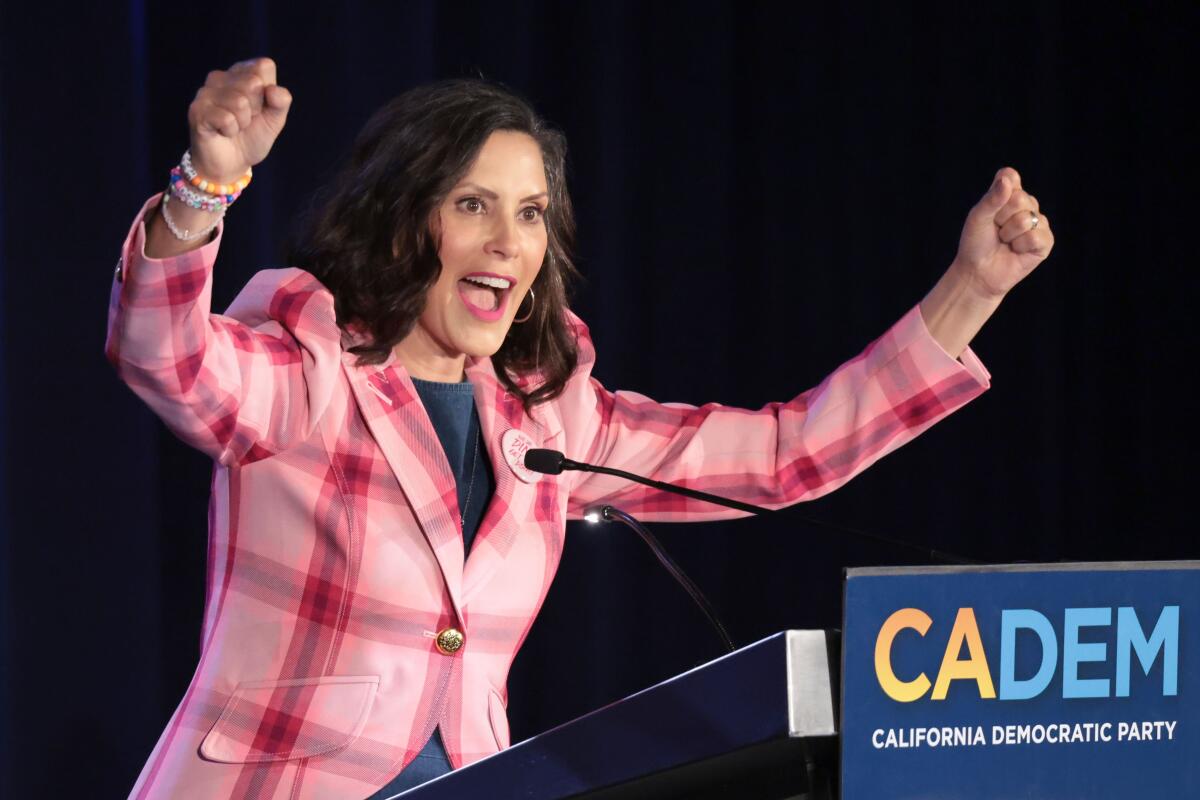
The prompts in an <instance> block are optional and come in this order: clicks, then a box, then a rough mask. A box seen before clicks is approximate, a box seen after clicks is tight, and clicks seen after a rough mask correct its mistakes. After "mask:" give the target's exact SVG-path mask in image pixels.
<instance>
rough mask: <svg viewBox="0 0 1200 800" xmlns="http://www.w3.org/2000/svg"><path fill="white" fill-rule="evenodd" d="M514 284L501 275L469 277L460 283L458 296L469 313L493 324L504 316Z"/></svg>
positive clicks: (460, 280) (475, 275) (462, 279)
mask: <svg viewBox="0 0 1200 800" xmlns="http://www.w3.org/2000/svg"><path fill="white" fill-rule="evenodd" d="M513 283H514V281H513V280H511V279H509V278H502V277H500V276H499V275H486V274H474V275H467V276H465V277H463V278H460V279H459V281H458V295H459V297H461V298H462V301H463V304H464V305H465V306H466V307H467V310H468V311H470V312H471V313H472V314H474V315H475V316H476V317H479V318H480V319H482V320H485V321H487V322H491V321H494V320H497V319H499V318H500V317H502V316H504V308H505V305H506V301H507V299H508V294H509V290H510V289H511V288H512V286H513Z"/></svg>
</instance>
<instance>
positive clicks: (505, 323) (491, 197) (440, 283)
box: [396, 131, 548, 381]
mask: <svg viewBox="0 0 1200 800" xmlns="http://www.w3.org/2000/svg"><path fill="white" fill-rule="evenodd" d="M547 202H548V195H547V187H546V171H545V168H544V166H543V163H542V152H541V148H540V147H538V144H537V142H536V141H534V140H533V138H532V137H530V136H528V135H527V134H524V133H516V132H513V131H497V132H495V133H493V134H492V135H491V136H489V137H488V139H487V141H486V142H484V145H483V147H482V148H481V149H480V151H479V156H478V157H477V158H476V159H475V163H474V164H472V165H471V168H470V169H469V170H468V171H467V174H466V175H464V176H463V178H462V180H460V181H459V182H458V184H457V185H456V186H455V187H454V188H453V189H452V190H451V191H450V194H449V195H447V196H446V199H445V200H444V201H443V202H442V204H441V206H440V207H439V208H438V209H437V211H436V212H435V213H434V215H433V219H432V220H431V228H432V230H433V233H434V236H435V237H437V239H438V240H439V246H438V257H439V258H440V259H441V262H442V271H441V274H440V275H439V276H438V279H437V282H436V283H434V285H433V286H432V287H430V289H429V293H428V295H427V296H426V299H425V310H424V311H423V312H422V314H421V317H420V319H419V320H418V321H417V324H416V326H415V327H414V329H413V331H412V332H411V333H410V334H409V335H408V336H406V337H405V338H404V340H403V341H401V342H400V343H399V344H398V345H397V346H396V354H397V356H398V357H399V359H400V361H401V363H402V364H404V365H405V367H406V368H407V369H408V370H409V372H410V373H411V374H413V375H414V376H416V377H418V378H425V379H427V380H440V381H458V380H461V379H462V370H463V362H464V357H465V356H491V355H493V354H494V353H495V352H496V351H497V350H499V349H500V345H501V344H503V343H504V337H505V336H506V335H507V333H508V329H509V326H510V325H512V324H513V317H515V316H516V315H517V310H518V307H521V306H522V301H523V300H524V306H523V308H522V309H521V314H522V315H524V314H525V313H526V312H527V311H528V310H529V301H528V300H525V296H526V295H527V294H528V293H529V286H530V284H532V283H533V279H534V278H536V277H537V274H538V270H540V269H541V267H542V260H543V259H544V258H545V255H546V224H545V220H544V216H545V211H546V204H547Z"/></svg>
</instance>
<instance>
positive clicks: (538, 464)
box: [525, 448, 982, 564]
mask: <svg viewBox="0 0 1200 800" xmlns="http://www.w3.org/2000/svg"><path fill="white" fill-rule="evenodd" d="M525 466H526V467H527V468H528V469H531V470H533V471H534V472H544V473H546V474H548V475H558V474H560V473H562V472H563V470H580V471H583V472H595V473H598V474H602V475H612V476H614V477H617V478H624V479H625V480H628V481H633V482H634V483H640V484H642V485H643V486H649V487H651V488H653V489H661V490H662V491H664V492H670V493H672V494H678V495H683V496H684V497H691V498H693V499H695V500H703V501H705V502H706V503H713V504H715V505H718V506H725V507H726V508H733V509H736V510H738V511H747V512H749V513H751V514H759V515H768V514H778V513H780V512H779V511H777V510H776V509H772V508H764V507H762V506H756V505H753V504H752V503H743V502H742V501H740V500H731V499H730V498H728V497H721V496H720V495H715V494H709V493H708V492H701V491H698V490H696V489H688V488H686V487H684V486H676V485H674V484H672V483H664V482H663V481H656V480H652V479H650V478H644V477H642V476H641V475H636V474H634V473H632V472H626V471H625V470H621V469H613V468H611V467H601V466H597V465H595V464H584V463H582V462H579V461H572V460H571V459H569V458H567V457H565V456H564V455H563V454H562V453H560V452H559V451H557V450H546V449H541V448H537V449H531V450H529V451H527V452H526V453H525ZM543 467H546V468H545V469H543ZM789 516H790V517H791V518H792V519H795V520H798V521H800V522H803V523H806V524H808V525H811V526H813V527H816V528H824V529H825V530H830V531H836V532H837V533H845V534H849V535H851V536H854V537H857V538H859V539H867V540H870V541H872V542H876V543H879V544H886V545H890V546H892V547H899V548H901V549H904V550H908V551H911V552H917V553H920V554H921V555H922V556H925V557H926V558H930V559H933V561H935V562H938V563H943V564H979V563H982V562H980V561H978V560H977V559H974V558H967V557H966V556H960V555H957V554H955V553H949V552H947V551H945V550H935V549H933V548H930V547H922V546H921V545H918V544H913V543H912V542H908V541H905V540H903V539H896V538H893V537H891V536H884V535H882V534H878V533H871V532H870V531H864V530H860V529H858V528H851V527H849V526H846V525H838V524H836V523H833V522H824V521H822V520H819V519H813V518H811V517H805V516H801V515H800V514H796V513H791V512H789Z"/></svg>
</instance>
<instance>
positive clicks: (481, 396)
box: [462, 358, 547, 604]
mask: <svg viewBox="0 0 1200 800" xmlns="http://www.w3.org/2000/svg"><path fill="white" fill-rule="evenodd" d="M467 377H468V379H469V380H470V381H471V384H472V386H473V387H474V392H475V407H476V409H477V410H478V411H479V425H480V432H481V434H482V436H483V441H484V446H485V447H486V448H487V454H488V458H489V459H491V463H492V472H493V474H494V475H495V478H496V490H495V494H493V495H492V500H491V502H490V503H489V504H488V507H487V511H486V512H484V515H483V520H482V521H481V522H480V523H479V530H478V531H477V532H476V533H475V541H474V543H473V544H472V545H471V553H470V555H469V556H468V557H467V563H466V568H465V570H464V572H463V595H462V599H463V603H464V604H469V603H470V601H471V598H472V597H473V596H474V595H475V594H476V593H477V592H478V591H479V589H480V588H482V587H483V586H484V585H485V584H486V583H487V580H488V578H489V577H491V575H492V574H493V573H494V572H495V571H496V569H497V568H498V567H499V566H500V565H501V564H502V563H504V560H505V559H506V558H508V554H509V552H511V550H512V546H513V542H514V541H515V540H516V537H517V536H520V535H522V534H523V533H524V534H526V535H531V534H533V532H532V531H528V530H523V526H525V525H526V522H527V521H528V520H529V519H530V518H531V517H530V513H529V509H530V507H531V506H532V505H533V501H534V498H535V497H536V496H537V481H536V478H535V479H534V480H532V481H530V482H526V480H523V479H522V478H521V477H519V476H518V471H519V470H514V468H513V467H512V465H511V461H513V460H514V459H518V460H519V453H517V452H512V450H513V448H512V446H513V445H517V446H519V447H526V446H527V447H531V448H532V447H541V446H542V443H543V442H544V441H545V439H546V438H547V436H546V429H545V427H544V426H543V425H541V424H540V423H539V422H537V421H536V420H534V419H533V418H532V417H530V416H529V415H528V414H526V413H525V409H524V408H523V407H522V406H521V402H520V400H519V399H518V398H517V397H515V396H512V395H510V394H509V393H508V392H507V391H505V389H504V386H503V384H501V383H500V381H499V379H498V378H497V377H496V373H495V370H494V369H493V367H492V361H491V359H490V358H480V359H468V365H467ZM506 445H510V448H509V452H506V449H505V446H506ZM526 477H529V473H527V472H526ZM539 477H540V476H539Z"/></svg>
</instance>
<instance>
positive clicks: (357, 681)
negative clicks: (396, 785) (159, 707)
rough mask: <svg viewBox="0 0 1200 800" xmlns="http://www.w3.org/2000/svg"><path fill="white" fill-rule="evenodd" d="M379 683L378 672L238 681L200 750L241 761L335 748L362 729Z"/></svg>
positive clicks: (225, 760) (208, 756) (210, 756)
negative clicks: (372, 673)
mask: <svg viewBox="0 0 1200 800" xmlns="http://www.w3.org/2000/svg"><path fill="white" fill-rule="evenodd" d="M378 688H379V676H378V675H329V676H325V677H321V678H291V679H289V680H279V681H248V682H242V683H239V684H238V685H237V688H236V689H235V690H234V692H233V695H232V696H231V697H230V698H229V702H227V703H226V704H225V709H224V711H222V712H221V716H220V717H219V718H218V719H217V722H216V724H215V725H213V727H212V730H210V731H209V732H208V735H207V736H205V737H204V741H203V742H201V743H200V755H201V756H203V757H204V758H206V759H208V760H210V761H219V762H223V763H227V764H246V763H252V762H258V761H286V760H289V759H293V758H309V757H311V756H318V755H322V754H329V753H335V752H337V751H339V750H342V749H344V748H346V747H347V746H349V744H350V743H351V742H352V741H354V740H355V739H356V738H358V735H359V734H360V733H362V729H363V726H364V725H366V722H367V714H368V713H369V712H370V710H371V705H372V704H373V703H374V702H375V692H376V690H377V689H378Z"/></svg>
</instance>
